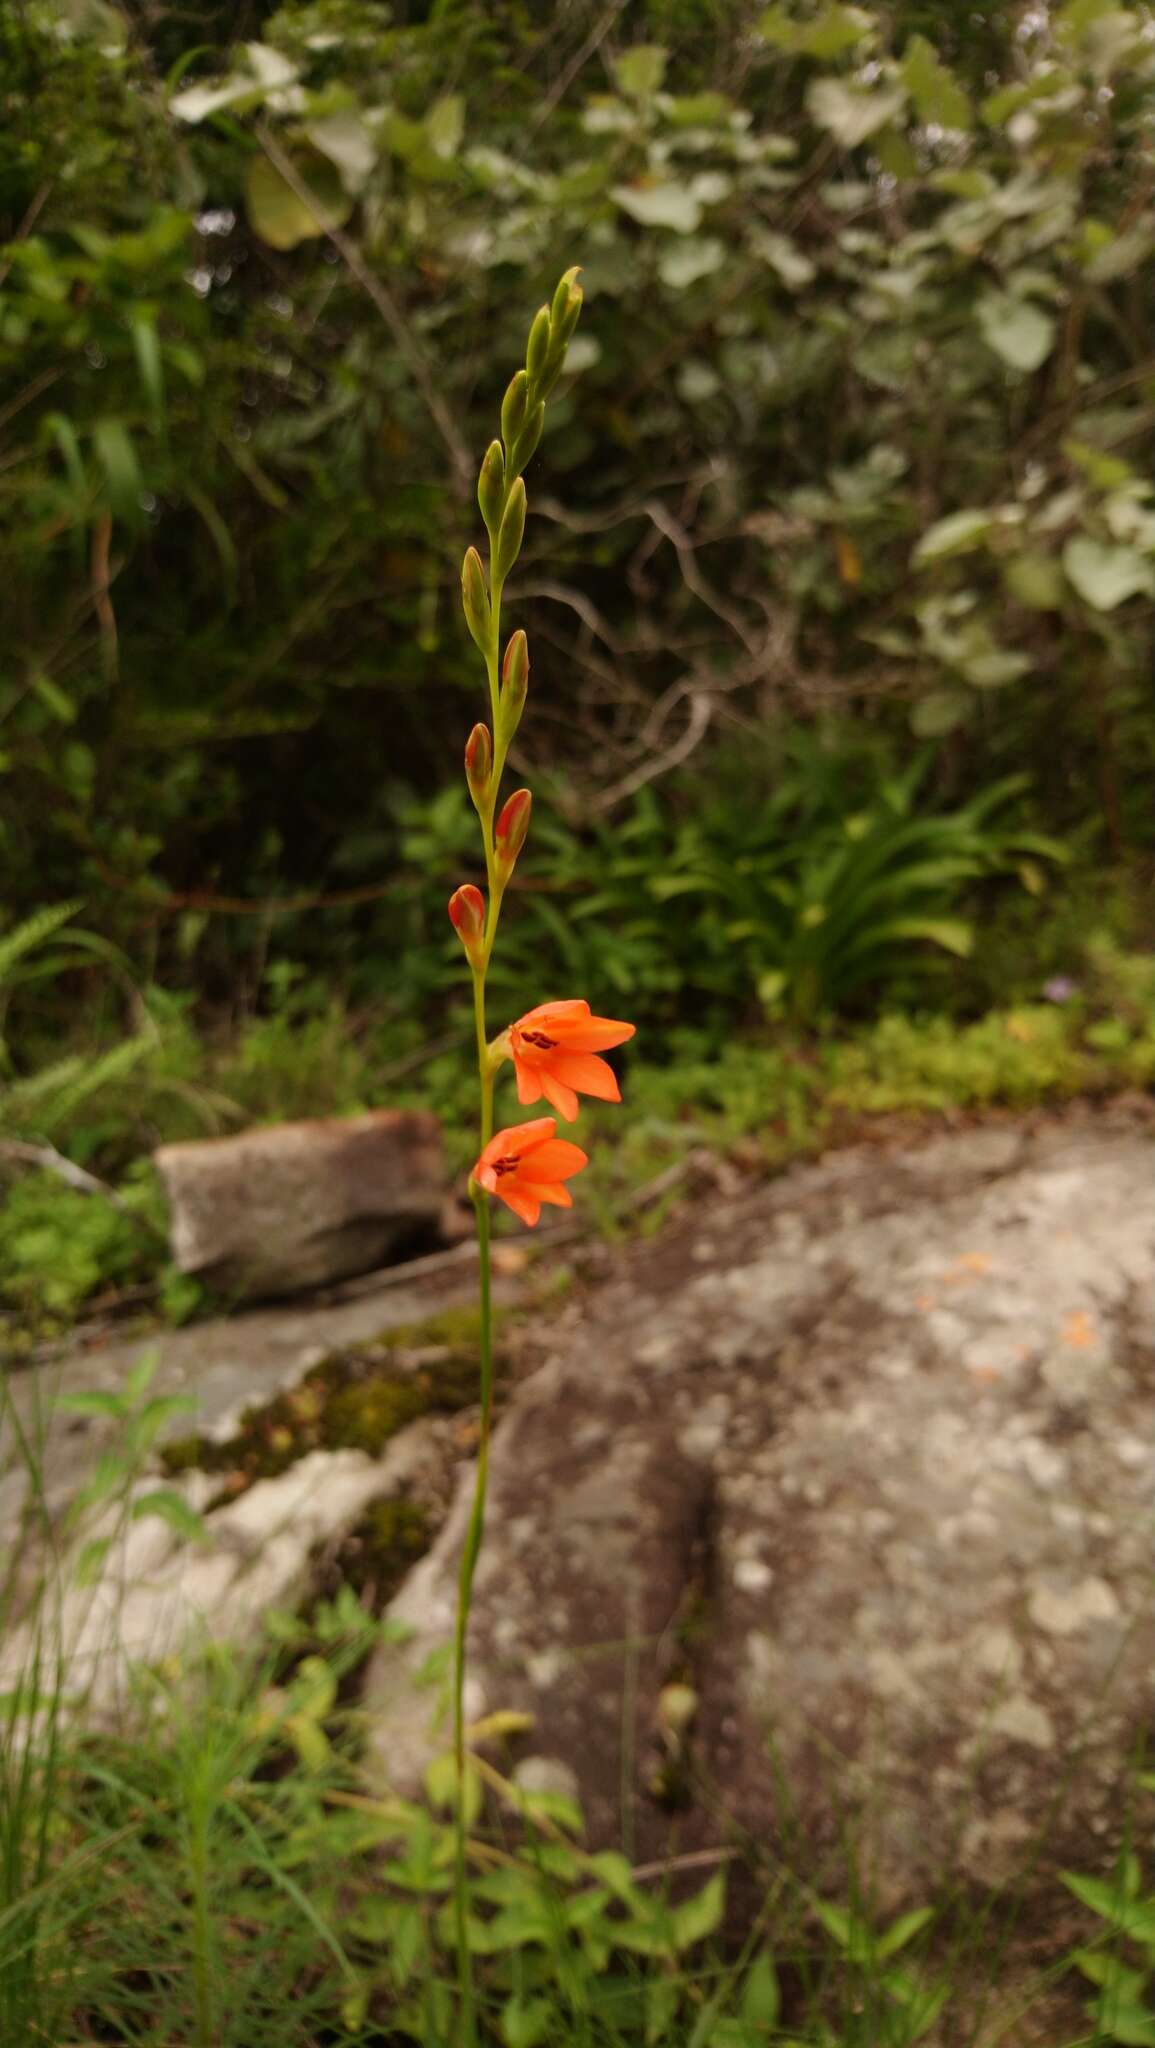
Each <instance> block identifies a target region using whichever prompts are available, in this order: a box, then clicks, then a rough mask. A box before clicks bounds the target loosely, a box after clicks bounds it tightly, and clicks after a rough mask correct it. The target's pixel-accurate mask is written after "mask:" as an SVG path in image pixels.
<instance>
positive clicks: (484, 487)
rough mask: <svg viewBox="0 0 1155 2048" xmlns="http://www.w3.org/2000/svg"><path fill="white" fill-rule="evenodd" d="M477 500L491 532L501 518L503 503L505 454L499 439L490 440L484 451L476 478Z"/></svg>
mask: <svg viewBox="0 0 1155 2048" xmlns="http://www.w3.org/2000/svg"><path fill="white" fill-rule="evenodd" d="M477 502H478V504H479V505H480V507H481V516H482V518H483V519H484V521H485V524H486V526H487V527H488V529H489V531H490V533H492V532H493V530H494V528H495V527H496V526H497V525H498V522H499V521H500V519H501V508H502V506H503V504H504V503H505V456H504V454H503V452H502V446H501V442H500V441H491V442H490V444H489V447H488V448H487V449H486V451H485V461H484V462H483V463H482V465H481V475H480V476H479V477H478V479H477Z"/></svg>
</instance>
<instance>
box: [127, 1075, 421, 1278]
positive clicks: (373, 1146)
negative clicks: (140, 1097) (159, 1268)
mask: <svg viewBox="0 0 1155 2048" xmlns="http://www.w3.org/2000/svg"><path fill="white" fill-rule="evenodd" d="M155 1157H156V1165H157V1169H158V1171H159V1173H160V1175H161V1178H162V1180H163V1182H164V1186H165V1192H166V1194H167V1195H168V1200H169V1208H170V1234H171V1239H172V1252H173V1257H174V1259H175V1261H176V1263H177V1265H178V1266H179V1267H180V1270H181V1272H182V1273H192V1274H195V1275H196V1276H197V1278H198V1279H201V1280H205V1281H207V1282H209V1283H210V1284H211V1285H212V1286H213V1287H214V1288H216V1289H217V1290H218V1291H219V1292H220V1293H222V1294H224V1295H226V1296H228V1297H229V1298H231V1299H232V1300H235V1301H257V1300H263V1299H268V1298H270V1297H273V1296H277V1295H288V1294H299V1293H303V1292H304V1291H305V1290H306V1289H308V1288H310V1287H322V1286H326V1285H327V1284H329V1283H330V1282H332V1281H334V1280H342V1279H345V1278H346V1277H348V1275H350V1274H353V1273H367V1272H369V1271H370V1269H371V1268H372V1267H374V1266H380V1265H383V1264H384V1263H385V1261H386V1260H387V1259H388V1258H389V1257H390V1256H391V1254H392V1253H394V1252H395V1251H397V1250H398V1249H401V1248H404V1247H405V1246H407V1245H408V1244H410V1243H411V1242H412V1241H413V1239H414V1237H415V1235H416V1234H417V1233H419V1232H420V1231H422V1230H426V1231H428V1230H432V1229H433V1228H434V1226H436V1224H437V1222H438V1219H439V1217H440V1215H441V1212H442V1210H443V1208H444V1205H445V1199H446V1194H447V1174H446V1167H445V1160H444V1155H443V1151H442V1145H441V1129H440V1125H439V1124H438V1121H437V1118H436V1117H435V1116H433V1115H431V1114H430V1113H429V1112H427V1111H422V1110H377V1111H373V1112H371V1113H370V1114H368V1115H366V1116H356V1117H328V1118H323V1119H317V1120H315V1121H311V1122H306V1123H291V1124H275V1125H273V1126H271V1127H269V1128H267V1129H257V1130H252V1131H245V1132H244V1133H243V1134H242V1135H241V1136H240V1137H235V1138H206V1139H202V1140H199V1141H197V1142H195V1143H192V1144H187V1145H162V1146H161V1147H160V1149H159V1151H158V1152H157V1153H156V1155H155Z"/></svg>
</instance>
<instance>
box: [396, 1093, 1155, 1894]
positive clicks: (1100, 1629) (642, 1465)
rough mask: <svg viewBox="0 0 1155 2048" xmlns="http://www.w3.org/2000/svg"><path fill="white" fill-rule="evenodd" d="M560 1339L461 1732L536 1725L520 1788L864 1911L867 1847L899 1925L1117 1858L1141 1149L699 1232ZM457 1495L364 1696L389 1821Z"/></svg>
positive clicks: (492, 1578) (648, 1842)
mask: <svg viewBox="0 0 1155 2048" xmlns="http://www.w3.org/2000/svg"><path fill="white" fill-rule="evenodd" d="M554 1335H555V1350H554V1355H553V1357H552V1358H551V1359H550V1360H549V1361H548V1362H547V1363H546V1364H545V1365H544V1366H543V1367H542V1368H541V1369H540V1370H539V1371H538V1372H537V1373H536V1374H535V1375H534V1376H533V1377H532V1378H531V1379H529V1380H527V1381H526V1382H525V1383H524V1384H523V1385H522V1386H521V1387H520V1388H519V1389H518V1390H517V1392H516V1394H515V1396H514V1398H513V1400H512V1402H511V1403H510V1405H509V1407H508V1409H507V1411H506V1413H505V1415H504V1418H503V1419H502V1420H501V1422H500V1424H499V1427H498V1430H497V1433H496V1438H495V1445H494V1457H493V1468H492V1485H491V1507H490V1515H489V1525H488V1533H487V1539H486V1547H485V1550H484V1553H483V1558H482V1563H481V1566H480V1569H479V1573H478V1589H477V1605H476V1610H475V1619H474V1625H473V1629H472V1635H471V1655H472V1673H471V1681H470V1710H471V1714H472V1715H473V1716H475V1717H476V1716H480V1715H481V1714H482V1713H486V1712H491V1711H493V1710H495V1709H498V1708H513V1709H519V1710H523V1711H528V1712H530V1713H532V1715H533V1716H534V1717H535V1725H534V1732H533V1734H532V1736H530V1737H528V1738H525V1739H523V1740H521V1741H520V1743H518V1744H515V1745H514V1746H513V1748H512V1750H511V1752H510V1755H509V1758H508V1761H509V1762H510V1763H511V1764H513V1765H517V1766H518V1767H519V1768H520V1769H521V1770H523V1771H524V1769H525V1768H526V1767H527V1765H528V1767H529V1768H530V1770H531V1773H532V1772H542V1771H545V1772H547V1773H548V1772H549V1771H559V1770H560V1771H561V1772H563V1773H568V1774H570V1776H571V1777H573V1778H576V1782H577V1784H578V1786H579V1788H580V1793H581V1797H582V1800H583V1803H584V1805H585V1808H586V1813H587V1818H588V1822H589V1828H590V1835H591V1838H592V1840H593V1841H594V1842H599V1843H605V1842H620V1841H621V1840H622V1839H623V1834H624V1836H625V1838H626V1839H627V1840H631V1841H632V1842H633V1843H634V1844H635V1845H636V1847H637V1850H638V1853H640V1854H644V1853H662V1851H663V1850H664V1849H665V1848H667V1847H668V1846H669V1842H670V1839H671V1835H673V1836H674V1838H675V1839H676V1842H677V1845H678V1846H679V1848H682V1849H686V1848H691V1847H693V1846H694V1845H695V1844H699V1843H700V1844H706V1843H711V1842H718V1841H719V1840H725V1839H726V1838H727V1837H728V1836H729V1835H731V1834H732V1835H733V1836H734V1837H735V1838H736V1839H738V1840H740V1841H742V1842H745V1843H750V1842H753V1843H754V1844H755V1845H758V1844H761V1845H763V1846H765V1847H767V1848H773V1849H774V1850H776V1851H780V1850H781V1849H782V1848H783V1847H784V1846H785V1845H787V1844H788V1843H789V1842H790V1841H792V1840H794V1839H801V1840H803V1841H805V1843H806V1863H807V1871H808V1875H809V1878H810V1881H812V1882H814V1881H817V1882H819V1883H821V1869H822V1864H823V1859H824V1857H828V1858H829V1859H830V1862H831V1866H832V1868H833V1867H834V1866H835V1865H838V1866H839V1868H840V1871H841V1872H842V1873H843V1875H842V1878H841V1890H842V1892H843V1893H844V1892H845V1879H844V1864H843V1862H842V1858H843V1856H844V1851H845V1840H846V1836H847V1831H848V1830H849V1833H850V1835H851V1837H852V1838H854V1839H855V1840H856V1841H858V1843H859V1847H860V1850H861V1853H862V1854H863V1856H864V1857H868V1858H869V1861H870V1867H871V1869H872V1871H873V1873H874V1876H875V1880H876V1882H877V1883H878V1885H879V1887H880V1889H881V1892H882V1894H883V1895H884V1897H885V1896H892V1897H893V1898H894V1899H895V1900H896V1901H897V1900H899V1899H901V1898H909V1897H911V1896H914V1897H920V1898H921V1897H924V1896H926V1893H927V1888H928V1886H929V1885H931V1884H933V1882H934V1879H935V1877H936V1876H937V1875H939V1874H941V1873H942V1872H943V1870H945V1869H950V1870H951V1871H953V1872H954V1873H955V1874H956V1875H961V1877H962V1878H963V1879H964V1880H968V1879H973V1880H975V1881H977V1882H980V1883H987V1882H990V1881H995V1880H1002V1879H1004V1878H1007V1877H1008V1876H1009V1875H1010V1874H1011V1873H1012V1871H1014V1870H1018V1869H1021V1868H1026V1867H1027V1866H1028V1864H1029V1861H1030V1856H1031V1850H1032V1844H1033V1843H1034V1841H1035V1839H1036V1836H1037V1835H1038V1834H1039V1833H1040V1832H1042V1833H1044V1834H1045V1835H1046V1837H1047V1843H1048V1848H1047V1856H1048V1860H1049V1861H1050V1860H1052V1859H1054V1860H1062V1859H1063V1858H1064V1857H1066V1858H1070V1859H1072V1860H1076V1861H1078V1862H1079V1863H1081V1865H1082V1866H1083V1867H1084V1868H1085V1867H1086V1866H1087V1864H1088V1862H1089V1861H1090V1860H1092V1859H1093V1857H1094V1855H1095V1844H1096V1843H1098V1844H1099V1845H1100V1847H1101V1848H1102V1850H1103V1851H1104V1853H1105V1852H1106V1851H1107V1849H1108V1848H1109V1846H1110V1841H1111V1837H1112V1831H1113V1830H1114V1829H1115V1828H1116V1827H1117V1826H1119V1825H1120V1824H1121V1822H1122V1818H1123V1815H1124V1811H1125V1806H1126V1797H1125V1790H1124V1787H1125V1783H1126V1779H1127V1774H1128V1770H1129V1767H1130V1759H1131V1756H1132V1753H1133V1744H1134V1740H1135V1737H1136V1735H1137V1733H1138V1731H1139V1730H1140V1729H1141V1728H1142V1727H1143V1725H1144V1723H1145V1722H1146V1721H1147V1719H1148V1718H1149V1716H1150V1714H1151V1710H1152V1706H1153V1705H1155V1611H1153V1590H1155V1588H1153V1580H1155V1574H1153V1561H1155V1551H1153V1543H1152V1539H1153V1535H1155V1429H1153V1423H1155V1135H1153V1132H1152V1128H1151V1121H1150V1118H1149V1116H1144V1115H1142V1114H1140V1113H1139V1112H1136V1113H1135V1115H1134V1116H1130V1115H1128V1114H1127V1113H1126V1112H1123V1113H1106V1112H1104V1113H1102V1114H1101V1115H1098V1114H1095V1113H1090V1112H1088V1113H1081V1114H1080V1115H1077V1116H1075V1117H1073V1118H1068V1119H1065V1120H1062V1121H1058V1122H1050V1121H1043V1122H1041V1123H1040V1124H1039V1126H1038V1128H1037V1129H1036V1130H1035V1131H1033V1132H1032V1131H1031V1130H1029V1129H1028V1130H1024V1129H1022V1128H1021V1127H1019V1126H1014V1125H1008V1126H1003V1127H995V1128H987V1129H983V1130H979V1131H975V1132H972V1133H967V1134H963V1135H959V1136H949V1137H945V1138H943V1139H941V1140H936V1141H935V1142H933V1143H930V1144H925V1145H922V1146H920V1147H918V1148H917V1149H912V1150H909V1151H905V1152H897V1153H889V1154H888V1153H887V1152H885V1151H879V1150H875V1149H873V1148H862V1149H861V1150H858V1151H852V1152H847V1153H845V1154H842V1155H836V1156H834V1157H832V1158H830V1159H829V1160H827V1161H826V1162H825V1163H823V1164H821V1165H819V1166H817V1167H813V1168H806V1169H800V1170H796V1171H794V1172H792V1173H790V1174H788V1175H787V1176H785V1177H784V1178H783V1179H782V1180H780V1181H778V1182H776V1183H774V1184H772V1185H771V1186H769V1187H766V1188H762V1189H759V1190H757V1191H755V1192H752V1193H747V1194H744V1195H741V1196H740V1197H738V1198H736V1199H717V1200H711V1201H710V1202H709V1203H702V1204H701V1205H700V1206H699V1208H698V1209H697V1210H696V1211H695V1213H693V1214H692V1215H690V1216H689V1217H687V1218H685V1219H684V1220H683V1221H682V1222H681V1223H679V1224H677V1225H675V1226H674V1227H672V1228H671V1229H669V1230H667V1232H666V1233H665V1234H664V1236H663V1237H662V1238H661V1239H659V1240H658V1241H657V1242H656V1243H655V1244H654V1245H653V1246H652V1247H650V1248H647V1249H645V1250H643V1251H641V1252H640V1253H633V1254H630V1255H629V1256H628V1257H627V1258H626V1259H624V1260H623V1261H622V1262H621V1264H620V1266H619V1270H618V1272H617V1274H616V1276H615V1277H613V1278H612V1279H611V1280H610V1281H609V1282H608V1284H607V1285H606V1286H605V1287H604V1288H602V1289H600V1290H599V1291H598V1292H597V1293H596V1294H595V1295H593V1296H592V1297H591V1298H590V1300H589V1301H588V1303H587V1304H586V1305H585V1306H584V1307H581V1306H578V1307H575V1308H573V1309H570V1310H567V1311H565V1312H563V1314H562V1315H561V1316H560V1317H559V1320H558V1323H557V1327H556V1329H555V1332H554ZM470 1484H471V1475H468V1474H467V1475H465V1477H464V1479H463V1481H462V1485H461V1489H460V1492H459V1496H458V1498H457V1501H456V1503H455V1506H454V1509H453V1511H452V1513H451V1515H450V1518H449V1521H448V1523H447V1524H446V1526H445V1528H444V1530H443V1532H442V1534H441V1536H440V1538H439V1539H438V1541H437V1543H436V1544H435V1546H434V1548H433V1549H432V1550H431V1551H430V1553H429V1554H428V1555H427V1557H426V1558H425V1559H424V1560H423V1561H422V1563H421V1564H420V1565H419V1566H418V1567H417V1568H416V1570H415V1571H414V1573H413V1574H412V1575H411V1577H410V1579H409V1580H408V1582H407V1584H406V1585H405V1587H404V1588H403V1589H402V1591H401V1593H400V1594H399V1596H398V1598H397V1600H396V1602H395V1603H394V1608H393V1612H394V1613H395V1614H396V1615H397V1616H398V1617H399V1618H401V1619H402V1620H404V1621H405V1622H407V1623H408V1624H409V1625H410V1627H411V1628H412V1630H413V1635H412V1637H411V1639H410V1641H409V1642H408V1644H407V1645H406V1646H405V1647H404V1648H402V1649H398V1648H390V1649H387V1650H385V1651H382V1652H380V1653H379V1654H378V1657H377V1660H376V1663H375V1666H374V1668H373V1670H372V1673H371V1677H370V1683H369V1690H368V1699H367V1704H368V1706H369V1709H370V1711H371V1713H372V1714H373V1716H374V1717H375V1721H376V1730H377V1732H376V1737H375V1744H376V1755H377V1760H378V1767H379V1770H380V1772H381V1774H382V1775H383V1776H384V1777H385V1778H387V1779H388V1780H389V1781H390V1782H392V1783H394V1784H397V1785H399V1786H402V1787H408V1786H410V1785H412V1784H413V1783H414V1781H415V1779H416V1777H417V1774H418V1772H419V1770H420V1768H421V1765H422V1764H423V1762H424V1761H425V1760H427V1758H428V1757H429V1756H430V1754H432V1753H433V1752H434V1751H436V1750H438V1749H443V1748H444V1747H445V1746H446V1735H445V1726H444V1722H442V1723H441V1724H440V1725H439V1726H433V1725H431V1724H432V1722H433V1720H434V1718H435V1712H434V1710H435V1709H437V1708H439V1707H440V1704H441V1702H440V1701H439V1699H437V1698H436V1697H435V1696H432V1695H431V1694H430V1692H429V1690H428V1689H427V1688H424V1689H423V1688H422V1687H420V1686H419V1685H417V1684H416V1683H415V1678H416V1674H417V1673H418V1671H419V1670H420V1669H421V1667H422V1666H423V1665H424V1664H425V1662H426V1660H427V1659H428V1657H429V1655H430V1652H431V1651H432V1650H434V1649H436V1648H439V1647H440V1646H441V1645H442V1644H443V1643H444V1642H446V1641H447V1640H448V1637H449V1632H450V1625H451V1620H452V1613H453V1601H454V1597H455V1574H456V1568H457V1558H458V1553H459V1549H460V1542H461V1536H462V1530H463V1526H464V1518H465V1513H466V1508H467V1498H468V1490H469V1486H470ZM671 1681H677V1682H679V1683H681V1684H685V1685H688V1686H689V1687H690V1688H691V1689H692V1692H693V1694H694V1695H695V1696H696V1700H697V1710H696V1713H695V1715H694V1717H693V1719H692V1721H691V1723H690V1726H689V1731H688V1735H682V1736H679V1734H678V1733H677V1731H676V1730H675V1729H674V1728H673V1727H672V1726H671V1724H670V1719H669V1714H668V1711H667V1708H666V1706H665V1705H664V1704H663V1698H662V1691H663V1687H664V1686H667V1685H668V1684H669V1683H670V1682H671ZM668 1698H669V1696H668V1695H667V1700H668ZM683 1705H684V1700H683ZM531 1759H532V1760H533V1761H532V1762H531V1761H530V1760H531ZM623 1807H624V1811H623ZM833 1882H835V1883H838V1882H839V1880H838V1879H837V1878H836V1879H834V1880H833Z"/></svg>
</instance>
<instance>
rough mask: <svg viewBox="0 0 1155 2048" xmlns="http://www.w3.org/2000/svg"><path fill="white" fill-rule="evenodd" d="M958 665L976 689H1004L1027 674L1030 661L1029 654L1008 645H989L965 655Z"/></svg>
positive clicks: (1030, 664)
mask: <svg viewBox="0 0 1155 2048" xmlns="http://www.w3.org/2000/svg"><path fill="white" fill-rule="evenodd" d="M958 665H959V668H960V669H961V671H962V673H963V675H964V676H965V677H966V679H967V681H968V683H971V684H973V686H974V688H975V689H976V690H1004V689H1005V688H1006V686H1007V684H1008V683H1017V682H1018V680H1019V678H1020V676H1025V675H1028V674H1029V673H1030V669H1031V666H1032V663H1031V657H1030V655H1029V654H1020V653H1018V652H1016V651H1015V650H1014V649H1013V648H1010V647H991V648H988V649H986V650H984V651H983V652H981V653H978V654H969V655H966V656H965V657H964V658H963V659H962V660H960V662H959V664H958Z"/></svg>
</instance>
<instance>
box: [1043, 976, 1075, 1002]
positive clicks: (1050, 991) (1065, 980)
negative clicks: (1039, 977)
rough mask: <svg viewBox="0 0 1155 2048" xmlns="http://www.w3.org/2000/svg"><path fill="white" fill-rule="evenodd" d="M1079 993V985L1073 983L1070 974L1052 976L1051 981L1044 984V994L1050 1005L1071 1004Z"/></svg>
mask: <svg viewBox="0 0 1155 2048" xmlns="http://www.w3.org/2000/svg"><path fill="white" fill-rule="evenodd" d="M1078 993H1079V984H1078V982H1077V981H1072V980H1071V977H1070V975H1069V974H1052V976H1051V978H1050V980H1049V981H1045V982H1044V983H1043V994H1044V996H1045V997H1046V999H1047V1001H1048V1002H1049V1003H1069V1002H1070V1000H1071V997H1072V996H1077V995H1078Z"/></svg>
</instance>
